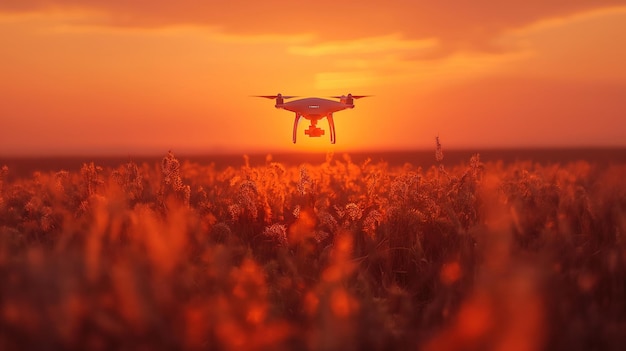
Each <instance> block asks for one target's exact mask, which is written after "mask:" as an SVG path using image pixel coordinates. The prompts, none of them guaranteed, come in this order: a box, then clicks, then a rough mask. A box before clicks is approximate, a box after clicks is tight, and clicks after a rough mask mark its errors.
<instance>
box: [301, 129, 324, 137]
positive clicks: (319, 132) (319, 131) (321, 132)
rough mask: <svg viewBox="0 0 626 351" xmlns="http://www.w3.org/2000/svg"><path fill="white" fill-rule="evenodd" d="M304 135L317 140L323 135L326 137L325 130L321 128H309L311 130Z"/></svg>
mask: <svg viewBox="0 0 626 351" xmlns="http://www.w3.org/2000/svg"><path fill="white" fill-rule="evenodd" d="M304 134H306V135H308V136H310V137H315V138H317V137H321V136H322V135H324V130H323V129H321V128H317V127H314V126H309V128H308V129H306V130H305V131H304Z"/></svg>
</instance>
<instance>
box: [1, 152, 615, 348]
mask: <svg viewBox="0 0 626 351" xmlns="http://www.w3.org/2000/svg"><path fill="white" fill-rule="evenodd" d="M436 157H437V160H438V161H441V157H442V155H439V154H437V155H436ZM11 172H12V170H11V168H10V167H6V166H5V167H3V168H2V170H0V277H1V280H2V282H1V284H0V349H1V350H26V349H32V350H36V349H46V350H65V349H76V350H173V349H183V350H216V349H217V350H291V349H297V350H390V349H400V350H401V349H411V350H591V349H596V350H600V349H602V350H619V349H621V348H622V347H623V345H626V237H625V236H626V181H624V180H625V179H626V164H622V163H618V164H612V165H598V164H595V163H594V162H592V161H582V160H581V161H577V162H567V163H552V164H544V165H541V164H533V163H531V162H513V163H509V164H505V163H503V162H486V163H483V162H481V159H480V157H479V156H478V155H475V156H472V157H471V158H470V159H467V160H465V161H464V162H462V163H459V164H458V165H457V166H454V167H451V166H446V167H444V166H443V165H442V164H440V163H439V164H437V165H435V166H432V167H429V168H426V169H423V168H421V167H419V166H417V165H413V164H410V163H406V164H404V166H390V165H389V164H387V163H385V162H371V161H369V160H366V161H365V162H353V161H352V160H351V159H350V157H349V156H343V157H338V156H336V155H332V154H329V155H327V157H326V161H325V162H322V163H319V164H309V163H303V164H300V165H297V166H295V165H294V166H287V165H285V164H282V163H279V162H274V161H273V160H272V158H271V157H269V156H268V158H267V160H266V162H265V163H264V164H262V165H257V166H251V165H250V164H249V163H248V162H245V163H244V164H243V165H242V166H238V167H233V166H230V167H226V168H224V169H219V170H218V169H217V168H216V167H215V166H214V165H202V164H198V163H192V162H185V161H179V160H178V159H176V157H175V156H174V155H173V154H172V153H169V154H167V155H166V156H165V157H164V158H163V159H162V161H161V162H160V164H156V165H151V164H149V163H143V164H136V163H134V162H128V163H122V164H120V165H118V166H115V167H99V166H98V165H97V164H94V163H85V164H84V165H83V167H82V169H81V170H80V171H78V172H72V171H63V170H57V171H50V172H48V171H45V172H44V171H42V172H35V173H34V174H32V175H28V176H15V175H12V174H11Z"/></svg>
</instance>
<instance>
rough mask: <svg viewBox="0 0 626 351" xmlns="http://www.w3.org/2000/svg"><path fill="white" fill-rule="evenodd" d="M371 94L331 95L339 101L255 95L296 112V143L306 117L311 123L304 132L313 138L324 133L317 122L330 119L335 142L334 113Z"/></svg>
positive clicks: (331, 134)
mask: <svg viewBox="0 0 626 351" xmlns="http://www.w3.org/2000/svg"><path fill="white" fill-rule="evenodd" d="M368 96H370V95H352V94H348V95H341V96H330V98H333V99H339V101H334V100H328V99H322V98H316V97H311V98H305V99H298V100H293V101H290V102H285V100H287V99H293V98H296V97H298V96H283V95H282V94H277V95H255V97H262V98H266V99H272V100H276V105H275V106H274V107H276V108H281V109H283V110H287V111H291V112H295V114H296V118H295V119H294V121H293V143H294V144H295V143H296V135H297V133H298V122H299V121H300V119H302V118H304V119H307V120H309V121H311V125H310V126H309V128H308V129H306V130H305V131H304V134H306V135H308V136H309V137H312V138H318V137H321V136H322V135H324V130H323V129H321V128H318V127H317V122H318V121H319V120H320V119H322V118H324V117H325V118H326V119H327V120H328V128H329V129H330V143H331V144H334V143H335V142H336V141H337V139H336V136H335V121H334V120H333V113H334V112H338V111H341V110H345V109H347V108H354V99H360V98H364V97H368Z"/></svg>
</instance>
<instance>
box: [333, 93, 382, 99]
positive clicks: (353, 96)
mask: <svg viewBox="0 0 626 351" xmlns="http://www.w3.org/2000/svg"><path fill="white" fill-rule="evenodd" d="M349 96H351V97H352V98H353V99H361V98H364V97H370V96H372V95H351V94H348V95H341V96H329V97H331V98H333V99H345V98H347V97H349Z"/></svg>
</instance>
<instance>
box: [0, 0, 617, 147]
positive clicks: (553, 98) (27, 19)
mask: <svg viewBox="0 0 626 351" xmlns="http://www.w3.org/2000/svg"><path fill="white" fill-rule="evenodd" d="M625 43H626V1H624V0H621V1H611V0H595V1H589V0H553V1H545V0H507V1H501V0H474V1H437V2H435V1H426V0H414V1H409V0H405V1H386V2H383V1H378V2H370V1H345V0H344V1H327V0H317V1H293V0H289V1H283V0H280V1H279V0H266V1H236V0H235V1H219V2H218V1H202V0H179V1H165V0H150V1H148V0H134V1H126V0H2V1H0V156H11V155H51V154H120V155H127V154H147V153H156V154H163V153H164V152H166V151H167V150H170V149H171V150H174V151H175V152H177V153H210V152H235V153H253V152H276V151H302V150H307V151H310V150H317V151H327V150H335V151H351V150H396V149H425V148H426V149H427V148H431V149H434V144H435V142H434V139H435V136H437V135H439V137H440V139H441V141H442V143H443V145H444V148H471V149H480V148H497V147H546V146H547V147H550V146H559V147H561V146H574V147H576V146H626V44H625ZM279 92H280V93H283V94H286V95H300V96H320V97H323V96H328V95H341V94H347V93H353V94H357V95H362V94H363V95H374V96H373V97H369V98H366V99H361V100H358V101H357V102H356V108H355V109H353V110H347V111H343V112H339V113H337V114H336V115H335V123H336V128H337V144H336V145H334V146H331V145H330V143H329V140H328V130H327V129H328V128H327V123H326V121H325V120H324V121H321V122H320V126H321V127H322V128H324V129H326V130H327V135H325V136H324V137H322V138H308V137H305V136H304V128H302V127H303V125H301V129H300V131H299V141H298V144H296V145H294V144H292V143H291V128H292V121H293V116H292V113H291V112H287V111H282V110H276V109H275V108H274V107H273V102H272V101H270V100H265V99H258V98H252V97H250V95H270V94H276V93H279Z"/></svg>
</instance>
